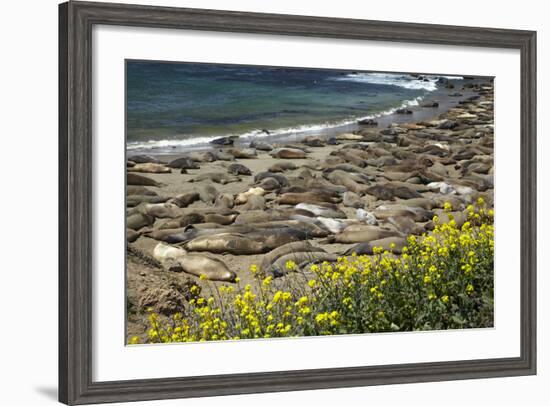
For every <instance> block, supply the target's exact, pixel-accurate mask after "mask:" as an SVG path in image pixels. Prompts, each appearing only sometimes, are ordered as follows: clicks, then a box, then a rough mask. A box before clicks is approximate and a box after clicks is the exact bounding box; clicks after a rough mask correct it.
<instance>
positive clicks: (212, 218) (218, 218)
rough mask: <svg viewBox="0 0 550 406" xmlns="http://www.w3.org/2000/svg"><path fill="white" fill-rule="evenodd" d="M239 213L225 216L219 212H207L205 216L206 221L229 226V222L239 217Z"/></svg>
mask: <svg viewBox="0 0 550 406" xmlns="http://www.w3.org/2000/svg"><path fill="white" fill-rule="evenodd" d="M237 215H238V214H228V215H227V216H224V215H222V214H218V213H212V214H207V215H205V216H204V222H205V223H216V224H220V225H222V226H227V225H229V224H232V223H233V222H234V221H235V219H236V218H237Z"/></svg>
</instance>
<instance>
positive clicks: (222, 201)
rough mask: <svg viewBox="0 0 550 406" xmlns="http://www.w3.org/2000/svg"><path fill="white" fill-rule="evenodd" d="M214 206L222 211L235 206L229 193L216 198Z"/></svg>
mask: <svg viewBox="0 0 550 406" xmlns="http://www.w3.org/2000/svg"><path fill="white" fill-rule="evenodd" d="M214 206H215V207H219V208H222V209H232V208H233V207H234V206H235V201H234V199H233V195H231V194H229V193H220V194H219V195H218V196H216V201H215V202H214Z"/></svg>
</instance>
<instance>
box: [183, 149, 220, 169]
mask: <svg viewBox="0 0 550 406" xmlns="http://www.w3.org/2000/svg"><path fill="white" fill-rule="evenodd" d="M187 157H188V158H191V159H192V160H193V161H195V162H214V161H216V160H217V159H218V158H217V157H216V154H214V153H213V152H212V151H197V152H190V153H189V154H187ZM186 169H187V168H186Z"/></svg>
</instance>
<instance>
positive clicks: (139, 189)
mask: <svg viewBox="0 0 550 406" xmlns="http://www.w3.org/2000/svg"><path fill="white" fill-rule="evenodd" d="M133 195H136V196H158V193H157V192H155V191H154V190H151V189H147V188H146V187H145V186H132V185H128V186H126V196H133Z"/></svg>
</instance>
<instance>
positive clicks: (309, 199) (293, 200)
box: [277, 191, 342, 206]
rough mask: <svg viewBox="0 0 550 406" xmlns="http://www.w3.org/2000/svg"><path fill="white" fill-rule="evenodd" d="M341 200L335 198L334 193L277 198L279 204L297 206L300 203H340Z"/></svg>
mask: <svg viewBox="0 0 550 406" xmlns="http://www.w3.org/2000/svg"><path fill="white" fill-rule="evenodd" d="M341 200H342V199H341V198H338V197H334V195H333V194H332V193H325V192H321V191H315V192H313V191H312V192H304V193H284V194H282V195H280V196H279V197H278V198H277V202H278V203H279V204H288V205H292V206H295V205H297V204H299V203H340V202H341Z"/></svg>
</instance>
